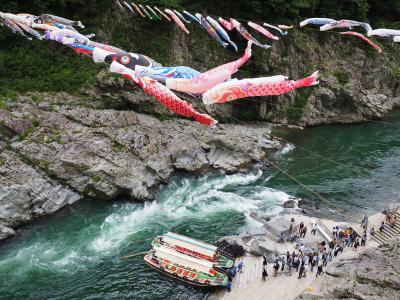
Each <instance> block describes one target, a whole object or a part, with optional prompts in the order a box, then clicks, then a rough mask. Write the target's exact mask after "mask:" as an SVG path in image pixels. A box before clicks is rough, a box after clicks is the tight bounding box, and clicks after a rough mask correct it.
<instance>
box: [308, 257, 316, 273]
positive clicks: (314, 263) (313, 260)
mask: <svg viewBox="0 0 400 300" xmlns="http://www.w3.org/2000/svg"><path fill="white" fill-rule="evenodd" d="M316 265H317V261H316V260H315V259H314V258H313V259H312V260H311V263H310V272H311V273H313V272H314V267H315V266H316Z"/></svg>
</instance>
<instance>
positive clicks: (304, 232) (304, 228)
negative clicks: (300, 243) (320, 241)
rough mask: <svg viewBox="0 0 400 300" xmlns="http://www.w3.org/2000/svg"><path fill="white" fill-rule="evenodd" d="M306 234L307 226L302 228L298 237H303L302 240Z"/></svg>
mask: <svg viewBox="0 0 400 300" xmlns="http://www.w3.org/2000/svg"><path fill="white" fill-rule="evenodd" d="M306 233H307V226H304V227H303V231H302V233H301V235H300V237H303V239H304V238H305V237H306Z"/></svg>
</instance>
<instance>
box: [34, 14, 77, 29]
mask: <svg viewBox="0 0 400 300" xmlns="http://www.w3.org/2000/svg"><path fill="white" fill-rule="evenodd" d="M39 19H40V20H41V21H42V22H43V23H60V24H63V25H67V26H72V27H80V28H85V26H83V24H82V22H81V21H72V20H68V19H65V18H61V17H58V16H54V15H49V14H44V15H41V16H40V17H39Z"/></svg>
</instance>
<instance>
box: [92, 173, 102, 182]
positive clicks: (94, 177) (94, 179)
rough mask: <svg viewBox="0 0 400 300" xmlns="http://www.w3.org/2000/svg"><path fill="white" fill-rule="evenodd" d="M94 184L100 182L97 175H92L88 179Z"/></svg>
mask: <svg viewBox="0 0 400 300" xmlns="http://www.w3.org/2000/svg"><path fill="white" fill-rule="evenodd" d="M90 178H91V179H92V180H93V181H94V182H100V181H101V177H100V176H99V175H93V176H92V177H90Z"/></svg>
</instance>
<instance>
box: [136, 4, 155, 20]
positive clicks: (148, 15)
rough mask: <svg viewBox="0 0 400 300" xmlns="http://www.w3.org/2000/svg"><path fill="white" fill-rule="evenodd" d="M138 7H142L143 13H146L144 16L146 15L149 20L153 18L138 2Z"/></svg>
mask: <svg viewBox="0 0 400 300" xmlns="http://www.w3.org/2000/svg"><path fill="white" fill-rule="evenodd" d="M139 7H140V8H141V9H142V11H144V13H145V14H146V16H147V17H148V18H149V19H150V20H153V18H152V17H151V16H150V14H149V12H148V11H147V10H146V9H145V8H144V7H143V5H141V4H139Z"/></svg>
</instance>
